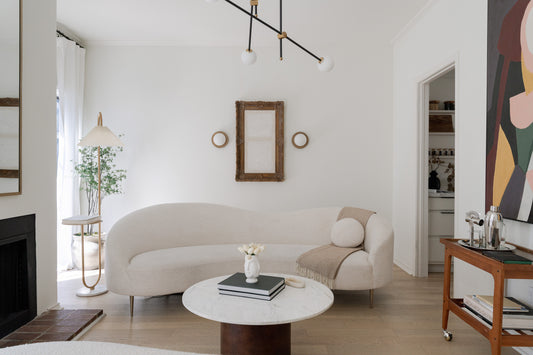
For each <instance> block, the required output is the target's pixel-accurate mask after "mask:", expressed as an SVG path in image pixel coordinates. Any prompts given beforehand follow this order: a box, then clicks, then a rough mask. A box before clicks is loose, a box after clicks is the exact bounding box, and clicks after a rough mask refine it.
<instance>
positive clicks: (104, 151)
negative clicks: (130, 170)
mask: <svg viewBox="0 0 533 355" xmlns="http://www.w3.org/2000/svg"><path fill="white" fill-rule="evenodd" d="M123 150H124V148H122V147H101V148H100V170H101V176H102V183H101V198H102V200H103V199H104V197H105V196H108V195H114V194H120V193H122V192H123V191H122V185H121V184H122V182H123V181H124V180H125V179H126V170H124V169H117V167H116V165H115V163H114V162H113V161H114V160H115V158H116V156H117V153H120V152H122V151H123ZM79 152H80V156H81V160H80V162H79V163H78V164H76V165H75V166H74V170H75V171H76V173H77V174H78V175H79V177H80V180H81V184H80V190H81V191H85V193H86V196H87V202H88V211H87V212H88V214H89V215H95V214H98V147H82V148H80V149H79Z"/></svg>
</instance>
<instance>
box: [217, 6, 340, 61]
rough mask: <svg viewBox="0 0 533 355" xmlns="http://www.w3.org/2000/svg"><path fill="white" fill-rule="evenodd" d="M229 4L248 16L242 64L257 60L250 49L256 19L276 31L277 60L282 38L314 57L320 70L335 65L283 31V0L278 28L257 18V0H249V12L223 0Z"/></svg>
mask: <svg viewBox="0 0 533 355" xmlns="http://www.w3.org/2000/svg"><path fill="white" fill-rule="evenodd" d="M206 1H207V2H209V3H214V2H217V1H218V0H206ZM224 1H226V2H227V3H229V4H230V5H233V6H234V7H235V8H236V9H238V10H240V11H242V12H243V13H244V14H246V15H247V16H249V17H250V29H249V34H248V48H247V49H245V50H244V51H243V52H242V54H241V60H242V62H243V63H244V64H248V65H250V64H254V63H255V61H256V60H257V55H256V54H255V52H254V51H253V50H252V25H253V22H254V21H257V22H259V23H261V24H263V25H264V26H266V27H268V28H270V29H271V30H272V31H274V32H276V33H277V37H278V39H279V60H283V40H284V39H285V40H288V41H289V42H291V43H293V44H294V45H295V46H297V47H298V48H300V49H301V50H303V51H304V52H306V53H307V54H309V55H310V56H311V57H313V58H315V59H316V60H317V61H318V63H317V67H318V69H319V70H320V71H330V70H331V69H333V66H334V65H335V64H334V62H333V59H331V58H329V57H327V56H325V57H319V56H317V55H315V54H314V53H312V52H311V51H309V50H307V49H306V48H305V47H303V46H302V45H300V44H299V43H298V42H296V41H295V40H294V39H292V38H291V37H289V36H288V35H287V32H284V31H283V0H279V29H277V28H275V27H274V26H271V25H269V24H268V23H267V22H265V21H263V20H261V19H260V18H259V15H258V12H257V6H258V5H259V0H250V12H248V11H247V10H245V9H243V8H242V7H240V6H239V5H237V4H235V3H234V2H233V1H231V0H224Z"/></svg>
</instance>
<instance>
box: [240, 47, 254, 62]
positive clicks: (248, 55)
mask: <svg viewBox="0 0 533 355" xmlns="http://www.w3.org/2000/svg"><path fill="white" fill-rule="evenodd" d="M241 60H242V62H243V63H244V64H246V65H251V64H254V63H255V61H256V60H257V55H256V54H255V52H254V51H252V50H251V49H250V51H248V49H246V50H244V52H242V54H241Z"/></svg>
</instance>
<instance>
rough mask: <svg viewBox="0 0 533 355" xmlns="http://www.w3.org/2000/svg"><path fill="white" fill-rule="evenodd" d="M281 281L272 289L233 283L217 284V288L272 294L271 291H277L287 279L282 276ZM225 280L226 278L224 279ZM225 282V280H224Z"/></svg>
mask: <svg viewBox="0 0 533 355" xmlns="http://www.w3.org/2000/svg"><path fill="white" fill-rule="evenodd" d="M281 279H282V280H280V282H279V283H278V284H276V286H274V287H273V288H272V289H271V290H265V289H261V288H253V287H242V286H231V285H224V284H220V283H219V284H217V288H218V289H219V291H221V290H225V291H238V292H246V293H253V294H256V295H265V296H268V295H270V291H272V294H274V293H275V292H276V290H277V289H278V288H280V287H281V285H284V284H285V279H284V278H281ZM224 281H225V280H224ZM222 282H223V281H222Z"/></svg>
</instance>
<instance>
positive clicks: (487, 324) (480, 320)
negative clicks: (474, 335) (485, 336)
mask: <svg viewBox="0 0 533 355" xmlns="http://www.w3.org/2000/svg"><path fill="white" fill-rule="evenodd" d="M461 309H462V310H463V311H465V312H466V313H468V314H470V315H471V316H472V317H474V318H475V319H477V320H478V321H479V322H480V323H481V324H483V325H484V326H486V327H487V328H489V329H492V325H490V324H489V323H487V322H485V321H484V320H483V319H481V318H480V317H479V316H478V315H477V314H475V313H474V312H472V311H471V310H469V309H468V308H466V307H461Z"/></svg>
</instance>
